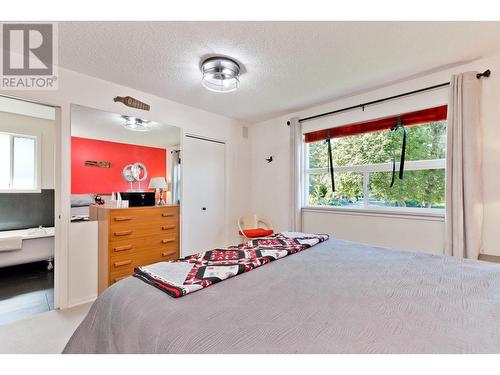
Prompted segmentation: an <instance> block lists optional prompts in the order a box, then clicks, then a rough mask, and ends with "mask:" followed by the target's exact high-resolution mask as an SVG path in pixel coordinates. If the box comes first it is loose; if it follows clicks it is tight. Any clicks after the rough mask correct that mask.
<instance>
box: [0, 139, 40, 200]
mask: <svg viewBox="0 0 500 375" xmlns="http://www.w3.org/2000/svg"><path fill="white" fill-rule="evenodd" d="M0 134H4V135H8V136H9V138H10V150H9V151H10V166H9V185H10V186H12V184H13V181H14V139H15V138H27V139H32V140H34V142H35V150H34V160H33V163H34V171H35V177H34V187H33V189H14V188H9V189H0V194H4V193H41V191H42V190H41V185H42V184H41V183H42V181H41V177H42V170H41V169H42V162H41V147H40V139H39V138H40V136H39V135H33V134H19V133H11V132H2V131H0Z"/></svg>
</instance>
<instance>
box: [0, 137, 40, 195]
mask: <svg viewBox="0 0 500 375" xmlns="http://www.w3.org/2000/svg"><path fill="white" fill-rule="evenodd" d="M37 175H38V165H37V138H36V137H34V136H28V135H17V134H8V133H0V190H3V191H14V190H37V189H38V188H39V187H38V183H37Z"/></svg>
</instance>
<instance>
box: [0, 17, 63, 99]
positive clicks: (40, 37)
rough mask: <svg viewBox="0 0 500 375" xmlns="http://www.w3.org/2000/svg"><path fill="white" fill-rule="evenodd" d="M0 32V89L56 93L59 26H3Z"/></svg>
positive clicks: (49, 24)
mask: <svg viewBox="0 0 500 375" xmlns="http://www.w3.org/2000/svg"><path fill="white" fill-rule="evenodd" d="M1 31H2V36H1V42H2V46H1V48H2V58H1V62H2V67H1V72H0V73H1V81H0V88H2V89H20V90H40V89H41V90H53V89H57V75H56V71H55V70H56V69H57V38H56V34H57V33H56V31H57V27H56V24H52V23H4V24H2V25H1Z"/></svg>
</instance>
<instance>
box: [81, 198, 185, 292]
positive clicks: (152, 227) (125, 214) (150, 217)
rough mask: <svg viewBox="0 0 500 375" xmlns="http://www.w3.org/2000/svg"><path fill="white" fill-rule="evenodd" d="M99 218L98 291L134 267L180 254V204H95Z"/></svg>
mask: <svg viewBox="0 0 500 375" xmlns="http://www.w3.org/2000/svg"><path fill="white" fill-rule="evenodd" d="M90 217H91V219H92V220H97V221H98V223H99V224H98V228H99V229H98V232H99V251H98V292H99V294H101V293H102V292H103V291H104V290H105V289H106V288H107V287H108V286H110V285H111V284H113V283H115V282H117V281H119V280H121V279H124V278H125V277H127V276H130V275H132V274H133V273H134V268H135V267H137V266H143V265H147V264H151V263H156V262H161V261H166V260H172V259H176V258H179V207H178V206H155V207H130V208H112V207H107V206H98V205H93V206H91V207H90Z"/></svg>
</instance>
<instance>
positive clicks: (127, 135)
mask: <svg viewBox="0 0 500 375" xmlns="http://www.w3.org/2000/svg"><path fill="white" fill-rule="evenodd" d="M145 120H147V119H146V118H145ZM124 123H125V121H124V119H123V118H122V117H121V115H120V114H119V113H111V112H105V111H100V110H98V109H94V108H87V107H83V106H79V105H72V106H71V135H72V136H74V137H82V138H91V139H100V140H102V141H110V142H120V143H128V144H133V145H141V146H150V147H167V146H176V145H178V144H179V143H180V137H181V131H180V129H179V128H177V127H175V126H169V125H163V124H158V123H156V122H152V123H151V124H150V125H151V131H148V132H136V131H132V130H128V129H126V128H125V127H124V126H123V124H124Z"/></svg>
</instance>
